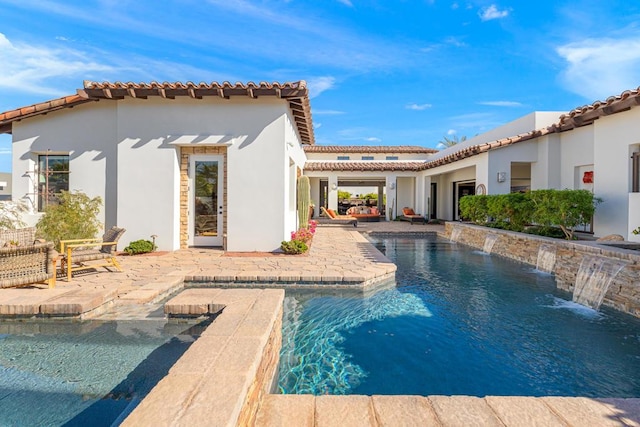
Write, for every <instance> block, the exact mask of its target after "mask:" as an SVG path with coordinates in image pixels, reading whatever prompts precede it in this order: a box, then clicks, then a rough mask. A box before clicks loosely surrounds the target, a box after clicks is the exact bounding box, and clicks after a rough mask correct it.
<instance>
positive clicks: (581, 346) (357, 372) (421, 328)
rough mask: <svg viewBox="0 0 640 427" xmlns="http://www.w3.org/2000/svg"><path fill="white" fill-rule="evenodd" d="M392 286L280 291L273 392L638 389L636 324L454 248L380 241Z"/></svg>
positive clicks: (433, 241) (509, 264)
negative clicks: (347, 291) (364, 291)
mask: <svg viewBox="0 0 640 427" xmlns="http://www.w3.org/2000/svg"><path fill="white" fill-rule="evenodd" d="M374 244H375V245H376V246H377V247H378V248H379V249H380V250H381V251H382V252H384V253H385V254H386V255H387V256H388V257H389V258H390V259H391V260H392V261H393V262H395V263H396V264H397V266H398V271H397V274H396V280H397V286H396V287H394V288H392V289H387V290H381V291H379V292H377V293H375V294H374V295H372V296H369V297H362V296H353V295H352V296H344V295H343V296H336V295H331V294H329V293H326V294H317V293H315V294H313V293H308V292H307V293H302V292H295V291H293V292H287V297H286V299H285V318H284V325H283V347H282V351H281V364H280V377H279V388H280V391H281V392H282V393H312V394H316V395H319V394H368V395H371V394H417V395H436V394H439V395H472V396H485V395H524V396H543V395H557V396H599V397H638V396H640V321H639V320H638V319H635V318H632V317H630V316H627V315H624V314H621V313H618V312H615V311H613V310H609V309H606V308H605V309H602V310H601V311H600V312H596V311H593V310H591V309H588V308H586V307H582V306H579V305H577V304H574V303H572V302H571V295H570V294H567V293H565V292H563V291H560V290H557V289H556V288H555V284H554V278H553V276H551V275H549V274H545V273H540V272H537V271H536V270H534V269H533V268H532V267H530V266H528V265H525V264H520V263H516V262H513V261H510V260H507V259H504V258H501V257H497V256H488V255H486V254H483V253H481V252H479V251H474V250H472V249H470V248H468V247H465V246H463V245H460V244H452V243H450V242H448V241H445V240H441V239H437V238H435V237H429V238H410V237H398V238H381V239H377V240H375V241H374Z"/></svg>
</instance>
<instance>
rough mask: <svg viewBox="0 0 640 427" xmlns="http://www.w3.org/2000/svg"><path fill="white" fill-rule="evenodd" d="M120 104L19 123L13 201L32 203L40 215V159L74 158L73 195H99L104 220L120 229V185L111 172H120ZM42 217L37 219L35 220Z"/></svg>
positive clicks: (89, 106)
mask: <svg viewBox="0 0 640 427" xmlns="http://www.w3.org/2000/svg"><path fill="white" fill-rule="evenodd" d="M115 117H116V108H115V103H107V102H105V103H90V104H83V105H79V106H76V107H75V108H73V109H64V110H59V111H54V112H51V113H49V114H47V115H43V116H36V117H32V118H30V119H27V120H22V121H19V122H15V123H14V124H13V146H12V150H13V157H12V159H13V160H12V197H13V199H14V200H20V199H23V200H28V201H29V203H30V205H31V206H32V207H33V209H34V210H37V208H36V200H37V197H36V194H35V191H37V190H36V187H35V179H36V177H35V176H34V170H35V167H36V164H37V160H38V154H46V152H47V150H50V153H51V154H68V155H69V168H70V174H69V190H71V191H75V190H78V191H82V192H84V193H85V194H87V195H88V196H89V197H96V196H99V197H101V198H102V201H103V208H102V210H101V212H100V214H99V220H100V221H101V222H102V223H103V224H105V225H106V226H107V227H111V226H113V225H116V222H117V217H116V208H117V204H118V202H117V186H116V184H115V177H114V179H113V180H109V181H108V180H107V178H106V177H107V171H110V172H111V173H113V172H114V171H115V170H116V163H117V157H116V151H117V148H116V144H115V138H116V127H115V126H114V123H115ZM40 216H41V214H35V215H34V218H33V219H34V220H36V221H37V219H38V218H39V217H40Z"/></svg>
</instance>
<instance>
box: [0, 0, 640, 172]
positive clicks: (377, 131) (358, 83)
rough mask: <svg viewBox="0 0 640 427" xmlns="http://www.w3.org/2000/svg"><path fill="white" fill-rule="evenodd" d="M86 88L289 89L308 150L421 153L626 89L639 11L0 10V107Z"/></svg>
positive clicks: (106, 6) (502, 4)
mask: <svg viewBox="0 0 640 427" xmlns="http://www.w3.org/2000/svg"><path fill="white" fill-rule="evenodd" d="M85 79H87V80H98V81H104V80H106V81H135V82H141V81H145V82H148V81H153V80H157V81H194V82H201V81H205V82H211V81H225V80H229V81H231V82H236V81H241V82H248V81H255V82H259V81H280V82H284V81H295V80H301V79H304V80H306V81H307V82H308V84H309V86H310V89H311V106H312V112H313V120H314V124H315V127H316V129H315V132H316V142H317V143H318V144H335V145H367V144H382V145H421V146H426V147H436V146H437V144H438V141H440V140H441V139H443V137H444V136H447V135H448V136H452V135H458V136H469V137H470V136H473V135H476V134H478V133H482V132H484V131H486V130H489V129H491V128H493V127H495V126H498V125H500V124H503V123H506V122H508V121H511V120H513V119H515V118H518V117H520V116H523V115H525V114H527V113H529V112H531V111H535V110H554V111H568V110H571V109H573V108H575V107H578V106H581V105H584V104H588V103H591V102H593V101H595V100H598V99H605V98H607V97H608V96H611V95H616V94H619V93H620V92H622V91H623V90H626V89H632V88H636V87H638V86H640V3H638V2H635V1H629V0H623V1H619V0H608V1H601V0H598V1H590V0H585V1H581V2H575V1H571V2H569V1H546V0H539V1H536V2H529V1H527V2H521V1H520V2H516V1H481V0H478V1H475V0H474V1H441V0H398V1H391V0H387V1H382V0H370V1H364V0H362V1H360V0H321V1H317V0H316V1H302V0H280V1H276V0H263V1H248V0H238V1H233V0H168V1H162V2H156V1H147V0H135V1H133V0H99V1H95V0H84V1H82V2H78V1H72V0H67V1H58V0H42V1H37V0H15V1H14V0H0V111H7V110H11V109H14V108H17V107H22V106H26V105H30V104H33V103H36V102H41V101H45V100H48V99H53V98H56V97H60V96H64V95H69V94H73V93H75V90H76V89H77V88H79V87H81V86H82V81H83V80H85ZM10 149H11V144H10V136H8V135H2V136H0V171H9V170H10V168H11V160H10Z"/></svg>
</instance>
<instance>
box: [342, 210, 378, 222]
mask: <svg viewBox="0 0 640 427" xmlns="http://www.w3.org/2000/svg"><path fill="white" fill-rule="evenodd" d="M347 215H348V216H352V217H354V218H357V219H358V221H362V222H378V221H380V211H379V210H378V208H377V207H367V206H352V207H350V208H349V209H347Z"/></svg>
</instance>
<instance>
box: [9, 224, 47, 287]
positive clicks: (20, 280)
mask: <svg viewBox="0 0 640 427" xmlns="http://www.w3.org/2000/svg"><path fill="white" fill-rule="evenodd" d="M35 234H36V229H35V227H29V228H22V229H17V230H3V231H0V245H1V246H2V247H1V248H0V288H10V287H18V286H26V285H31V284H34V283H46V284H47V285H48V286H49V288H54V287H55V283H56V274H55V271H56V259H57V257H58V253H57V252H56V250H55V249H54V244H53V242H44V241H36V238H35Z"/></svg>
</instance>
